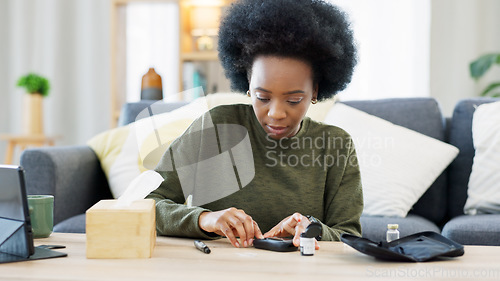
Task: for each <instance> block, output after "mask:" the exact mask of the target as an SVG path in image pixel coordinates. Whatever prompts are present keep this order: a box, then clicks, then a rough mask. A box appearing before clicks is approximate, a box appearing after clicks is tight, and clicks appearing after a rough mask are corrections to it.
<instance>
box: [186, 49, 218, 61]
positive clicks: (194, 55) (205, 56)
mask: <svg viewBox="0 0 500 281" xmlns="http://www.w3.org/2000/svg"><path fill="white" fill-rule="evenodd" d="M218 59H219V57H218V53H217V52H216V51H206V52H189V53H183V54H181V60H182V61H214V60H218Z"/></svg>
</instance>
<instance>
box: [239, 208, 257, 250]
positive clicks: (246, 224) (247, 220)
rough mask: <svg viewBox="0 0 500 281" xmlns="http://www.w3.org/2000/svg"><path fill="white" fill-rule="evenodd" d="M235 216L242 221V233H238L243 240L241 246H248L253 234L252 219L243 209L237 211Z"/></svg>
mask: <svg viewBox="0 0 500 281" xmlns="http://www.w3.org/2000/svg"><path fill="white" fill-rule="evenodd" d="M237 217H238V218H239V219H240V221H241V222H242V227H243V231H244V235H245V236H243V235H242V234H240V241H243V246H244V247H248V246H250V245H251V241H250V240H252V238H253V237H254V235H255V233H254V232H255V230H254V221H253V219H252V217H251V216H249V215H247V214H246V213H245V212H244V211H241V212H238V214H237Z"/></svg>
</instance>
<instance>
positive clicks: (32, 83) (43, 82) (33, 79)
mask: <svg viewBox="0 0 500 281" xmlns="http://www.w3.org/2000/svg"><path fill="white" fill-rule="evenodd" d="M17 86H19V87H24V88H26V91H27V92H28V93H40V94H42V96H44V97H45V96H47V95H48V94H49V90H50V83H49V80H47V79H45V78H44V77H42V76H40V75H38V74H35V73H29V74H27V75H25V76H22V77H21V78H19V80H18V81H17Z"/></svg>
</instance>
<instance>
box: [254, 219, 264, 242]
mask: <svg viewBox="0 0 500 281" xmlns="http://www.w3.org/2000/svg"><path fill="white" fill-rule="evenodd" d="M253 224H254V226H253V228H254V230H255V231H254V233H255V237H257V239H264V235H262V231H261V230H260V227H259V225H258V224H257V222H255V221H254V222H253Z"/></svg>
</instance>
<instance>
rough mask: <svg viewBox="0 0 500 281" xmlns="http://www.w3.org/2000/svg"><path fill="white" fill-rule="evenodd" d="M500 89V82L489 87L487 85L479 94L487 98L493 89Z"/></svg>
mask: <svg viewBox="0 0 500 281" xmlns="http://www.w3.org/2000/svg"><path fill="white" fill-rule="evenodd" d="M498 87H500V82H495V83H491V84H490V85H488V87H486V88H485V89H484V90H483V91H482V92H481V94H480V95H481V96H487V95H488V93H489V92H491V91H493V90H494V89H496V88H498Z"/></svg>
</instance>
